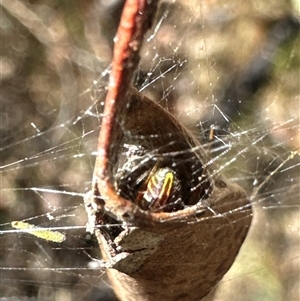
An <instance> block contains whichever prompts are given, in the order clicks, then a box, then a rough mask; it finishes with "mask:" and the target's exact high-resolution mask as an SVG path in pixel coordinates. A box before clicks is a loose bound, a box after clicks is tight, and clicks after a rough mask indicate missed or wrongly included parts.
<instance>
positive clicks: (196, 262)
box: [97, 179, 251, 301]
mask: <svg viewBox="0 0 300 301" xmlns="http://www.w3.org/2000/svg"><path fill="white" fill-rule="evenodd" d="M223 180H224V179H223ZM225 183H226V187H217V185H216V186H215V187H214V189H213V191H212V193H211V196H210V198H211V199H212V200H213V202H214V203H215V204H214V205H213V206H212V207H211V208H210V209H206V210H205V212H202V213H201V214H200V216H199V217H197V206H194V209H195V212H194V213H191V216H190V217H187V216H185V217H184V219H183V222H182V223H180V222H174V223H171V224H169V225H168V226H166V225H165V224H164V223H160V224H155V225H153V227H151V228H148V229H146V230H145V229H143V228H139V227H130V226H128V227H126V226H125V229H124V230H123V231H122V232H121V233H120V234H119V235H118V236H117V237H116V238H115V239H114V240H113V242H114V246H112V244H111V241H110V240H107V239H106V237H105V235H103V234H101V232H100V231H97V237H98V241H99V244H100V248H101V252H102V254H103V258H105V259H106V260H107V261H110V262H113V266H112V268H111V269H108V275H109V278H110V280H111V283H112V285H113V288H114V290H115V292H116V294H117V295H118V297H119V298H120V300H122V301H130V300H132V301H133V300H135V301H138V300H149V301H150V300H151V301H152V300H162V301H163V300H165V301H169V300H170V301H171V300H172V301H175V300H186V301H193V300H200V299H201V298H202V297H204V296H205V295H206V294H207V293H208V292H209V291H210V290H211V289H213V288H214V286H215V285H216V284H217V283H218V282H219V281H220V280H221V279H222V277H223V276H224V274H225V273H226V272H227V271H228V269H229V268H230V267H231V265H232V264H233V262H234V259H235V257H236V255H237V253H238V252H239V249H240V247H241V245H242V243H243V241H244V239H245V237H246V234H247V232H248V229H249V226H250V223H251V214H250V210H249V209H250V208H249V202H248V200H247V197H246V195H245V192H244V191H243V190H242V189H241V188H240V187H238V186H237V185H233V184H230V183H228V182H225ZM207 202H208V203H209V202H210V199H208V200H207ZM246 208H247V209H246ZM211 210H213V211H215V212H218V214H217V215H212V211H211ZM186 219H191V221H190V222H187V221H186Z"/></svg>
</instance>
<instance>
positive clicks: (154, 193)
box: [138, 167, 180, 210]
mask: <svg viewBox="0 0 300 301" xmlns="http://www.w3.org/2000/svg"><path fill="white" fill-rule="evenodd" d="M146 184H147V186H146V190H145V192H143V194H142V197H141V200H138V203H139V205H140V206H141V207H142V209H148V210H149V209H150V210H159V209H160V208H165V207H166V206H167V205H168V204H170V203H173V202H175V201H176V200H177V199H178V193H179V191H180V185H179V180H178V179H177V177H176V174H175V173H174V171H173V170H172V169H170V168H167V167H164V168H160V169H158V170H157V171H155V172H154V173H153V174H152V175H150V177H149V178H148V181H147V183H146Z"/></svg>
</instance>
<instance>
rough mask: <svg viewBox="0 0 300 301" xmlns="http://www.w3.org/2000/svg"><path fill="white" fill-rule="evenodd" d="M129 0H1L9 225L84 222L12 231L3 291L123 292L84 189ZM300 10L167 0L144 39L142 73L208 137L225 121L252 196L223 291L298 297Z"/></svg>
mask: <svg viewBox="0 0 300 301" xmlns="http://www.w3.org/2000/svg"><path fill="white" fill-rule="evenodd" d="M123 3H124V2H123V1H106V0H102V1H101V0H98V1H96V0H89V1H74V0H69V1H59V0H58V1H44V0H40V1H34V0H31V1H16V0H2V1H1V5H0V14H1V33H0V34H1V56H0V61H1V70H0V76H1V95H0V96H1V112H0V114H1V127H0V130H1V146H0V147H1V148H0V150H1V166H2V170H1V200H0V201H1V203H0V210H1V211H0V224H1V226H2V229H1V230H2V231H5V230H9V229H11V227H10V222H11V221H13V220H29V221H31V222H32V223H34V224H36V225H41V226H45V227H54V226H55V227H66V226H83V228H82V229H74V230H67V231H66V233H67V240H66V242H64V243H62V244H60V245H57V244H55V243H49V242H44V241H40V240H38V239H36V238H34V237H31V236H28V235H26V234H25V235H24V234H23V235H22V234H8V233H7V234H5V232H4V233H3V232H2V235H1V236H0V248H1V249H0V250H1V251H0V260H1V267H2V271H1V279H0V280H1V292H0V296H1V297H3V298H4V297H6V298H9V297H11V298H12V297H16V299H14V300H26V299H24V297H28V298H29V297H31V298H33V299H32V300H35V299H36V300H66V301H67V300H113V296H112V293H111V292H110V291H109V289H108V286H107V284H106V277H105V272H104V271H103V270H98V269H92V267H93V266H92V265H91V263H92V261H91V258H99V252H98V249H97V246H96V244H95V241H94V240H93V238H92V237H91V236H90V235H89V234H87V233H86V232H85V229H84V225H85V223H86V214H85V211H84V208H83V206H82V195H83V194H84V193H85V192H87V191H88V190H89V189H90V186H91V177H92V172H93V162H94V154H93V152H94V151H95V150H96V140H97V134H98V130H99V124H100V122H101V110H102V103H101V102H102V101H103V99H104V97H105V91H106V82H107V76H108V73H109V65H110V61H111V57H112V47H113V37H114V35H115V33H116V29H117V25H118V22H119V18H120V14H121V11H122V6H123ZM299 17H300V4H299V1H297V0H294V1H287V0H271V1H261V0H251V1H246V2H245V1H241V0H203V1H196V0H190V1H183V0H182V1H180V0H177V1H161V6H160V9H159V13H158V16H157V20H156V22H157V23H156V25H155V26H154V29H153V31H152V32H150V33H149V34H148V36H147V38H146V40H145V44H144V47H143V50H142V54H141V57H142V58H141V64H140V66H139V70H138V73H137V76H136V79H135V82H136V85H137V86H138V88H139V89H141V91H142V92H143V93H146V94H147V95H149V96H150V97H151V98H152V99H155V100H157V101H158V102H159V103H160V104H161V105H162V106H164V107H166V108H167V109H168V110H170V111H171V112H172V113H173V114H174V115H175V116H177V117H178V118H179V119H180V120H181V122H183V123H184V124H186V125H187V126H188V127H189V128H190V129H191V130H192V131H193V132H194V133H195V134H196V135H198V136H199V139H201V140H203V141H204V142H205V139H206V138H207V133H208V132H209V130H210V128H211V126H213V127H214V129H215V135H216V139H215V140H216V141H215V142H214V145H213V147H209V151H211V156H212V158H217V159H216V163H217V164H218V165H219V166H220V170H222V172H224V173H226V175H227V176H228V177H230V178H231V179H232V180H234V181H235V182H238V183H240V184H241V185H242V186H243V187H245V188H246V189H247V191H248V193H249V196H250V197H252V201H253V204H254V213H255V214H254V222H253V225H252V229H251V231H250V234H249V237H248V238H247V240H246V242H245V244H244V246H243V248H242V250H241V253H240V255H239V257H238V259H237V261H236V263H235V264H234V266H233V268H232V269H231V270H230V272H229V273H228V274H227V276H226V277H225V279H224V280H223V281H222V282H221V284H220V285H219V287H218V290H217V293H216V296H215V297H214V300H218V301H227V300H231V301H233V300H236V301H238V300H243V301H254V300H255V301H271V300H272V301H274V300H282V301H287V300H288V301H290V300H291V301H293V300H295V301H296V300H299V299H300V293H299V285H300V279H299V278H300V276H299V274H300V271H299V266H300V262H299V251H300V250H299V245H300V240H299V223H300V217H299V209H300V208H299V196H300V193H299V189H300V188H299V155H298V154H299V153H298V154H297V152H299V140H300V137H299V83H300V75H299V70H300V69H299V61H300V54H299V46H300V38H299ZM221 145H227V146H228V145H230V147H228V148H226V154H224V153H223V152H222V151H221V150H220V149H222V148H221V147H220V146H221ZM226 162H229V163H228V164H227V163H226ZM264 181H265V183H264ZM262 183H264V185H262V186H261V187H260V184H262ZM3 300H4V299H3ZM6 300H12V299H6Z"/></svg>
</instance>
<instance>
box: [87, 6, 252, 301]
mask: <svg viewBox="0 0 300 301" xmlns="http://www.w3.org/2000/svg"><path fill="white" fill-rule="evenodd" d="M156 5H157V1H152V2H149V1H142V0H140V1H127V2H126V4H125V7H124V11H123V15H122V19H121V22H120V26H119V30H118V34H117V38H116V44H115V49H114V58H113V66H112V72H111V75H110V81H109V89H108V94H107V98H106V101H105V110H104V118H103V122H102V125H101V131H100V137H99V142H98V157H97V160H96V164H95V170H94V178H93V189H92V194H91V195H90V196H89V197H87V198H86V200H85V205H86V208H87V212H88V215H89V224H90V225H89V226H90V229H94V227H95V226H97V225H98V224H110V223H114V224H115V223H117V224H119V225H120V226H119V227H116V228H115V227H114V228H110V227H108V228H107V229H105V228H101V231H100V230H96V231H95V233H96V236H97V239H98V242H99V245H100V249H101V252H102V256H103V259H104V260H107V261H108V262H109V263H111V265H110V266H111V268H110V269H108V274H109V277H110V279H111V282H112V285H113V287H114V290H115V292H116V294H117V295H118V297H119V298H120V300H124V301H129V300H134V301H136V300H143V301H144V300H149V301H150V300H151V301H152V300H166V301H168V300H170V301H171V300H172V301H173V300H186V301H192V300H195V301H196V300H200V299H201V298H202V297H204V296H205V295H207V293H208V292H209V291H210V290H211V289H213V288H214V286H215V285H216V284H217V283H218V282H219V281H220V280H221V279H222V277H223V276H224V274H225V273H226V272H227V271H228V269H229V268H230V266H231V265H232V263H233V262H234V260H235V257H236V255H237V253H238V252H239V249H240V247H241V245H242V243H243V241H244V239H245V237H246V235H247V232H248V229H249V227H250V223H251V219H252V210H251V205H250V203H249V200H248V198H247V196H246V193H245V191H244V190H243V189H242V188H241V187H239V186H238V185H235V184H233V183H231V182H229V181H228V180H226V179H225V178H223V177H222V176H221V175H216V174H215V173H214V167H213V166H212V164H208V159H207V156H206V154H205V151H204V150H203V148H202V146H201V145H200V144H199V142H198V141H197V140H196V139H195V138H194V137H193V136H192V134H191V133H190V132H189V131H188V130H187V129H185V128H184V127H183V126H182V125H181V124H180V123H179V122H178V121H177V120H176V119H175V118H174V117H173V116H172V115H171V114H169V113H168V112H167V111H166V110H164V109H163V108H162V107H160V106H159V105H158V104H156V103H155V102H153V101H152V100H150V99H148V98H147V97H145V96H143V95H141V93H139V92H138V91H137V90H136V89H134V88H132V87H131V85H130V84H131V82H132V76H133V74H134V70H135V68H136V66H137V62H138V55H139V49H140V47H141V43H142V39H143V36H144V33H145V32H146V30H147V29H148V28H149V24H150V23H151V20H152V19H153V17H154V14H155V10H156ZM143 24H144V26H142V25H143ZM145 24H146V25H145ZM121 37H122V38H121ZM157 164H158V165H159V166H162V167H170V168H172V169H174V170H175V172H176V174H177V175H178V178H179V179H180V181H181V187H182V204H183V206H182V207H179V208H176V207H175V208H173V210H171V212H168V211H167V212H166V211H163V210H162V211H160V212H155V211H145V210H142V209H141V208H140V207H139V206H138V205H137V204H136V203H135V200H136V198H137V195H138V194H139V190H140V189H141V187H142V184H141V183H143V180H144V179H145V177H147V174H149V172H150V171H151V170H152V169H153V167H154V166H155V165H157Z"/></svg>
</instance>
